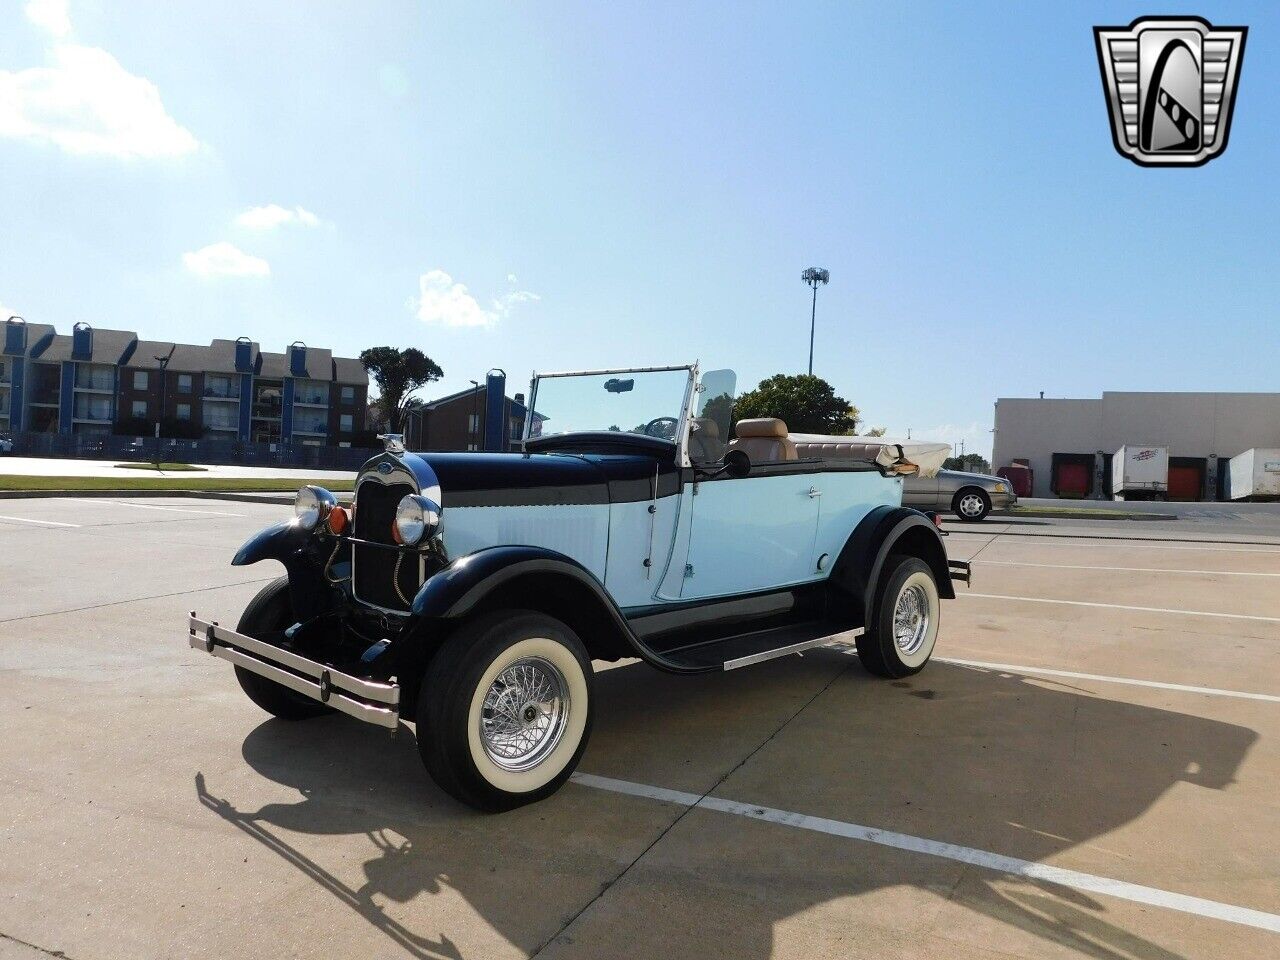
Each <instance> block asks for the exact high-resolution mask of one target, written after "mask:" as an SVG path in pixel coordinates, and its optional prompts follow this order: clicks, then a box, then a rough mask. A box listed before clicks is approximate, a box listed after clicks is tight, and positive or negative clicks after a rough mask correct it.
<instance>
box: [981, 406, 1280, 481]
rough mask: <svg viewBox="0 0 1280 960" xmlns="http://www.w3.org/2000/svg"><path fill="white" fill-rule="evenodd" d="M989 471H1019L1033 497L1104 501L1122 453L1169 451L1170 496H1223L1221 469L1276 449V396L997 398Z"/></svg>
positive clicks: (1279, 440) (1279, 432)
mask: <svg viewBox="0 0 1280 960" xmlns="http://www.w3.org/2000/svg"><path fill="white" fill-rule="evenodd" d="M994 433H995V436H994V440H993V445H992V458H991V463H992V467H993V468H996V469H999V468H1001V467H1006V466H1009V465H1011V464H1018V463H1023V464H1025V465H1026V466H1029V467H1030V468H1031V470H1032V495H1033V496H1037V497H1055V496H1061V497H1095V496H1099V495H1103V496H1105V495H1106V493H1105V491H1107V490H1109V489H1110V482H1111V477H1110V471H1111V457H1112V455H1113V454H1114V453H1115V452H1116V451H1117V450H1119V449H1120V448H1121V447H1123V446H1130V447H1132V446H1134V445H1142V446H1153V447H1154V446H1159V447H1167V448H1168V451H1169V496H1170V498H1171V499H1179V500H1221V499H1225V498H1226V493H1225V489H1226V486H1227V482H1226V478H1227V463H1228V461H1229V460H1230V459H1231V458H1232V457H1234V456H1237V455H1239V454H1241V453H1243V452H1244V451H1246V450H1250V449H1253V448H1280V393H1129V392H1116V393H1112V392H1104V393H1103V394H1102V397H1101V399H1097V400H1071V399H1046V398H1021V397H1001V398H1000V399H998V400H996V413H995V431H994Z"/></svg>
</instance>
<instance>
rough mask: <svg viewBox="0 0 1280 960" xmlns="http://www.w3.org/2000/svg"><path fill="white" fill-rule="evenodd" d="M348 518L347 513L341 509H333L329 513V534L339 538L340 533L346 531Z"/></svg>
mask: <svg viewBox="0 0 1280 960" xmlns="http://www.w3.org/2000/svg"><path fill="white" fill-rule="evenodd" d="M349 521H350V518H349V517H348V515H347V511H346V509H345V508H343V507H334V508H333V509H332V510H331V511H329V532H330V533H334V534H337V535H339V536H341V534H342V532H343V531H344V530H346V529H347V524H348V522H349Z"/></svg>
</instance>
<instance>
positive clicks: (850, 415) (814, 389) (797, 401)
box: [733, 373, 858, 435]
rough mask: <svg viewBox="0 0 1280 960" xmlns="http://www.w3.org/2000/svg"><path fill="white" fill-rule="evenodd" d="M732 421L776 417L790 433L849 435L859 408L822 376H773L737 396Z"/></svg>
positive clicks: (855, 423)
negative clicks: (837, 394)
mask: <svg viewBox="0 0 1280 960" xmlns="http://www.w3.org/2000/svg"><path fill="white" fill-rule="evenodd" d="M733 416H734V419H735V420H746V419H748V418H752V417H777V418H778V419H779V420H782V421H784V422H785V423H786V425H787V429H788V430H789V431H790V432H791V433H825V434H840V435H843V434H850V433H853V432H854V430H855V429H856V428H857V426H858V408H857V407H855V406H852V405H851V404H850V403H849V401H848V400H845V399H844V398H843V397H837V396H836V391H835V388H834V387H832V386H831V384H829V383H827V381H825V380H823V379H822V378H821V377H815V376H813V375H812V374H800V375H798V376H789V375H787V374H784V373H779V374H776V375H775V376H772V377H770V378H769V379H768V380H762V381H760V385H759V386H758V387H756V388H755V389H754V390H749V391H747V392H746V393H744V394H743V395H742V396H740V397H738V399H737V401H736V402H735V403H734V405H733Z"/></svg>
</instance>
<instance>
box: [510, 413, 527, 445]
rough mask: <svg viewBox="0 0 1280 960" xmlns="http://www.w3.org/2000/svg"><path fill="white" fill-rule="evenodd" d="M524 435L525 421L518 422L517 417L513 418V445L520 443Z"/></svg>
mask: <svg viewBox="0 0 1280 960" xmlns="http://www.w3.org/2000/svg"><path fill="white" fill-rule="evenodd" d="M523 434H524V421H523V420H517V419H516V418H515V417H512V418H511V441H512V443H516V442H518V441H519V440H520V437H521V436H522V435H523Z"/></svg>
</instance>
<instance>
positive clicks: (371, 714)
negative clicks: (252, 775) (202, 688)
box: [187, 610, 400, 730]
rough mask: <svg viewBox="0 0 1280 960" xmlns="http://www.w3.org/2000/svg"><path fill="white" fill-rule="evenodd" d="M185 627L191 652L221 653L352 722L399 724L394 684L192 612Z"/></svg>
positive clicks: (398, 695)
mask: <svg viewBox="0 0 1280 960" xmlns="http://www.w3.org/2000/svg"><path fill="white" fill-rule="evenodd" d="M187 630H188V633H189V634H190V643H191V647H192V649H194V650H203V651H204V652H205V653H211V654H213V655H214V656H215V657H221V658H222V659H223V660H226V661H228V662H230V663H234V664H235V665H236V666H237V667H244V669H246V670H248V671H250V672H251V673H256V674H258V675H259V676H261V677H266V678H267V679H268V680H274V681H275V682H276V683H278V684H280V685H281V686H282V687H288V688H289V689H290V690H293V691H294V692H295V693H300V694H302V695H303V696H306V697H310V698H311V699H312V700H318V701H319V702H321V703H324V704H328V705H329V706H330V707H333V709H335V710H341V711H342V712H343V713H346V714H349V715H350V716H353V717H355V718H356V719H357V720H364V721H365V722H366V723H374V724H377V725H378V726H380V727H387V728H389V729H392V730H394V729H396V727H397V726H398V725H399V723H400V685H399V684H396V683H380V682H378V681H376V680H364V679H362V678H360V677H353V676H351V675H350V674H347V673H342V672H341V671H339V670H334V669H333V668H332V667H327V666H325V665H324V664H323V663H318V662H316V661H315V660H308V659H307V658H306V657H300V656H298V654H296V653H293V652H291V651H289V650H281V649H280V648H279V647H273V646H272V645H271V644H269V643H263V642H262V641H261V640H255V639H254V638H253V637H246V636H245V635H244V634H243V633H236V632H235V631H234V630H229V629H227V628H226V627H222V626H219V625H218V623H217V622H216V621H210V620H201V619H200V618H199V617H197V616H196V615H195V611H194V610H193V611H192V612H191V618H190V621H189V622H188V625H187Z"/></svg>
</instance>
